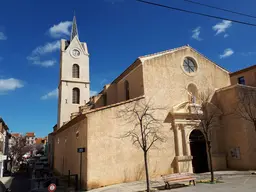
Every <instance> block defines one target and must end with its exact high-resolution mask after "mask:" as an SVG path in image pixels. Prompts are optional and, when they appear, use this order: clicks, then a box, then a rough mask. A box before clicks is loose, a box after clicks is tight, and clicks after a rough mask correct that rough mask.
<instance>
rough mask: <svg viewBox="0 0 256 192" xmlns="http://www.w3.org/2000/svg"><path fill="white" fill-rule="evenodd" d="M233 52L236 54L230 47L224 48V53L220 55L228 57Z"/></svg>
mask: <svg viewBox="0 0 256 192" xmlns="http://www.w3.org/2000/svg"><path fill="white" fill-rule="evenodd" d="M233 54H234V51H233V50H232V49H230V48H228V49H225V50H224V53H223V54H222V55H220V58H221V59H223V58H226V57H230V56H231V55H233Z"/></svg>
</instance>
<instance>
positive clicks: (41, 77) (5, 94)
mask: <svg viewBox="0 0 256 192" xmlns="http://www.w3.org/2000/svg"><path fill="white" fill-rule="evenodd" d="M151 1H152V2H158V3H163V4H167V5H170V6H177V7H181V8H184V9H191V10H194V11H200V12H204V13H208V14H215V15H220V16H224V17H229V18H233V19H240V20H243V21H247V22H251V23H256V19H252V18H246V17H241V16H237V15H232V14H229V13H225V12H221V11H217V10H212V9H206V8H204V7H199V6H196V5H193V4H190V3H187V2H184V1H183V0H151ZM197 1H198V2H205V1H203V0H197ZM209 3H211V4H212V5H215V6H220V7H223V8H229V9H233V10H237V11H241V12H245V13H247V14H254V13H255V8H254V7H255V6H256V2H255V0H244V1H240V0H225V1H223V0H215V1H211V2H209ZM74 10H75V14H76V17H77V23H78V30H79V38H80V40H81V41H85V42H87V44H88V49H89V53H90V80H91V90H92V91H93V92H95V91H100V90H101V88H102V87H103V86H104V84H106V83H109V82H111V81H112V80H113V79H114V78H115V77H116V76H117V75H119V74H120V73H121V72H122V71H123V70H124V69H125V68H126V67H127V66H128V65H130V64H131V63H132V62H133V61H134V60H135V59H136V58H137V57H138V56H141V55H145V54H149V53H154V52H158V51H163V50H167V49H171V48H175V47H179V46H182V45H185V44H189V45H191V46H192V47H194V48H195V49H197V50H198V51H199V52H201V53H203V54H204V55H206V56H207V57H208V58H210V59H211V60H213V61H215V62H216V63H218V64H220V65H221V66H223V67H224V68H226V69H228V70H230V71H235V70H238V69H241V68H244V67H247V66H250V65H253V64H255V61H254V58H255V56H256V44H255V42H256V41H255V40H256V36H255V34H256V27H251V26H245V25H241V24H236V23H233V22H228V21H222V20H216V19H211V18H205V17H200V16H195V15H190V14H185V13H181V12H177V11H171V10H167V9H163V8H159V7H154V6H150V5H145V4H141V3H138V2H135V1H134V0H73V1H70V0H69V1H68V0H54V1H52V0H45V1H35V0H26V1H25V0H24V1H19V0H8V1H3V2H1V7H0V97H1V99H0V116H2V117H3V119H4V120H5V122H6V123H7V124H8V126H9V128H10V130H11V131H12V132H21V133H25V132H27V131H35V132H36V135H37V136H45V135H47V134H48V133H49V132H51V131H52V127H53V126H54V125H55V124H56V121H57V96H56V88H57V85H58V79H59V43H58V40H59V39H60V38H69V35H68V34H69V31H70V22H71V20H72V17H73V13H74Z"/></svg>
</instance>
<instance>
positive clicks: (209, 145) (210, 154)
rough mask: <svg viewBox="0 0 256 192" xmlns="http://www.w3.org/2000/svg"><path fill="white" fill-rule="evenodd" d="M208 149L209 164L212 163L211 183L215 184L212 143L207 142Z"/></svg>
mask: <svg viewBox="0 0 256 192" xmlns="http://www.w3.org/2000/svg"><path fill="white" fill-rule="evenodd" d="M207 149H208V156H209V163H210V172H211V183H213V182H214V173H213V168H212V152H211V143H210V141H208V142H207Z"/></svg>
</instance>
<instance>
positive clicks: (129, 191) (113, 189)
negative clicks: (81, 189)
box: [89, 171, 256, 192]
mask: <svg viewBox="0 0 256 192" xmlns="http://www.w3.org/2000/svg"><path fill="white" fill-rule="evenodd" d="M252 172H253V171H215V172H214V176H215V178H218V179H221V180H222V179H223V178H231V179H232V178H236V177H234V176H240V177H248V176H251V175H252ZM210 174H211V173H210V172H207V173H201V174H195V176H196V178H197V179H198V180H204V179H209V178H210ZM255 178H256V176H255ZM150 183H151V187H152V188H154V187H160V186H164V182H163V180H162V179H161V177H158V178H153V179H151V182H150ZM145 185H146V183H145V181H135V182H129V183H120V184H115V185H110V186H106V187H102V188H98V189H92V190H89V191H90V192H134V191H142V190H145ZM206 186H208V185H207V184H206ZM213 186H215V187H216V186H217V185H213ZM192 189H197V187H194V188H188V190H192ZM180 190H183V188H182V189H180ZM204 190H205V189H204ZM195 191H196V190H195ZM227 191H228V190H227Z"/></svg>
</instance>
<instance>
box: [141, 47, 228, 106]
mask: <svg viewBox="0 0 256 192" xmlns="http://www.w3.org/2000/svg"><path fill="white" fill-rule="evenodd" d="M185 57H192V58H193V59H194V60H195V61H196V63H197V65H198V70H197V72H196V74H195V75H193V76H190V75H188V74H187V73H185V72H184V70H183V67H182V65H183V60H184V58H185ZM143 78H144V89H145V96H146V97H151V98H152V99H154V100H156V101H157V102H158V104H159V105H167V106H168V107H172V106H173V105H176V104H179V103H181V102H183V101H187V100H188V96H187V91H186V88H187V86H188V85H189V84H190V83H193V84H195V85H196V86H197V89H198V91H199V92H202V91H204V90H207V89H208V88H210V89H215V88H221V87H225V86H228V85H230V79H229V73H228V72H226V71H224V70H223V69H221V68H220V67H218V66H217V65H216V64H214V63H212V62H211V61H209V60H207V59H206V58H205V57H203V56H201V55H200V54H198V53H197V52H195V51H194V50H192V49H191V48H189V47H188V48H186V49H182V50H179V51H176V52H174V53H169V54H165V55H163V56H160V57H156V58H153V59H150V60H146V61H144V63H143ZM159 88H161V89H159Z"/></svg>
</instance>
